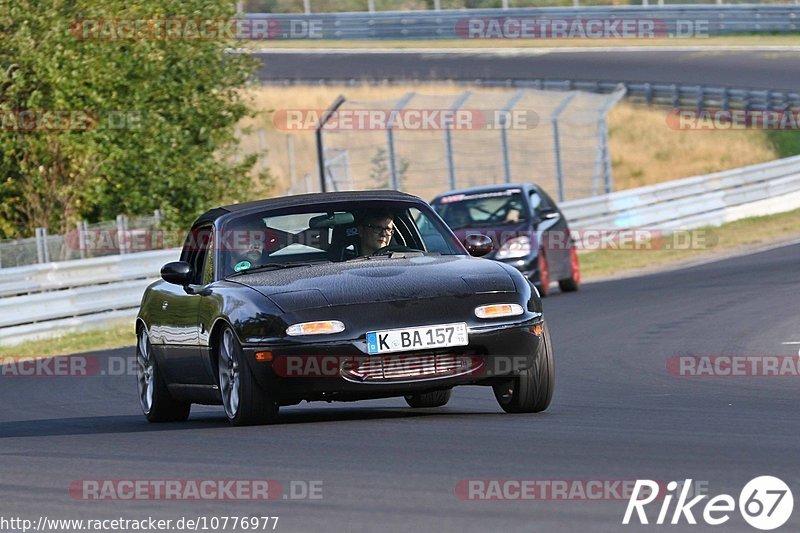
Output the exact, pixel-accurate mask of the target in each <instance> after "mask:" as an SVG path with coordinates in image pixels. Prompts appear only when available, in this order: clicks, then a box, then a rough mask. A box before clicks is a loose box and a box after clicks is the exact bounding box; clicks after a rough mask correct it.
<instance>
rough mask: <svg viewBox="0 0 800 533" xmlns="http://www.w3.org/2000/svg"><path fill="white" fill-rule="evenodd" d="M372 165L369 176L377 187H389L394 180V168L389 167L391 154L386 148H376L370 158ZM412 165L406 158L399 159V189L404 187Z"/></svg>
mask: <svg viewBox="0 0 800 533" xmlns="http://www.w3.org/2000/svg"><path fill="white" fill-rule="evenodd" d="M369 161H370V163H372V167H371V168H370V169H369V178H370V179H371V180H372V181H373V182H374V183H375V188H376V189H388V188H389V187H390V184H391V180H392V170H391V168H390V167H389V156H388V155H387V153H386V149H385V148H378V149H377V150H375V155H374V156H372V159H370V160H369ZM409 166H411V163H409V162H408V161H407V160H406V159H402V158H401V159H399V160H398V162H397V185H398V189H399V190H402V189H403V182H404V181H405V178H406V173H407V172H408V167H409Z"/></svg>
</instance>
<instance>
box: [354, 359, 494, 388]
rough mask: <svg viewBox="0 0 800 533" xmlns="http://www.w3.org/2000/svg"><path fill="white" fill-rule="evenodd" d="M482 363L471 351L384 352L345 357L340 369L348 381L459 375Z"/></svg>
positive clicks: (415, 378) (476, 367)
mask: <svg viewBox="0 0 800 533" xmlns="http://www.w3.org/2000/svg"><path fill="white" fill-rule="evenodd" d="M482 367H483V358H482V357H480V356H474V355H452V354H436V355H394V356H389V355H383V356H373V357H370V358H366V359H364V358H358V359H356V360H352V361H348V362H347V363H346V364H344V365H342V367H341V370H340V372H341V375H342V377H343V378H345V379H347V380H350V381H357V382H362V383H363V382H395V381H418V380H426V379H435V378H443V377H452V376H460V375H463V374H469V373H473V372H477V371H479V370H480V369H481V368H482Z"/></svg>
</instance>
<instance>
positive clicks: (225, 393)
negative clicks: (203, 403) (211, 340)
mask: <svg viewBox="0 0 800 533" xmlns="http://www.w3.org/2000/svg"><path fill="white" fill-rule="evenodd" d="M217 367H218V370H219V390H220V394H221V395H222V404H223V406H224V407H225V416H227V417H228V422H230V423H231V424H233V425H234V426H252V425H255V424H267V423H270V422H275V421H277V419H278V404H277V403H275V401H273V400H272V399H271V398H269V396H268V395H267V394H266V393H265V392H264V391H263V390H262V389H261V387H260V386H259V385H258V383H257V382H256V379H255V376H254V375H253V372H252V371H251V370H250V366H249V365H248V364H247V361H245V360H244V355H243V353H242V347H241V346H240V345H239V340H238V339H237V338H236V335H234V333H233V330H232V329H231V328H230V327H225V328H224V329H223V330H222V332H221V334H220V335H219V341H218V344H217Z"/></svg>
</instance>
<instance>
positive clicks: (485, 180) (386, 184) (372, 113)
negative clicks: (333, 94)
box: [292, 88, 625, 201]
mask: <svg viewBox="0 0 800 533" xmlns="http://www.w3.org/2000/svg"><path fill="white" fill-rule="evenodd" d="M624 92H625V91H624V88H619V89H618V90H616V91H614V92H613V93H611V94H593V93H587V92H581V91H569V92H554V91H541V90H535V89H520V90H518V91H516V92H512V93H508V92H481V93H473V92H470V91H464V92H462V93H461V94H456V95H447V96H445V95H424V94H419V93H416V92H410V93H407V94H406V95H404V96H402V97H401V98H399V99H392V100H382V101H379V100H370V101H357V100H354V101H350V100H346V99H345V101H344V102H343V103H341V105H339V107H338V108H337V109H336V110H335V111H333V112H332V113H330V114H329V116H328V117H327V118H328V120H327V122H325V124H324V126H323V127H322V131H321V133H322V135H321V140H322V142H321V144H322V146H321V149H322V151H323V154H324V157H323V159H324V161H325V177H326V180H325V181H326V183H325V190H354V189H381V188H390V189H398V190H403V191H407V192H410V193H413V194H416V195H418V196H421V197H423V198H426V199H430V198H433V197H434V196H436V195H437V194H440V193H441V192H443V191H446V190H450V189H456V188H464V187H473V186H479V185H491V184H497V183H511V182H526V181H530V182H534V183H538V184H539V185H541V186H542V187H544V188H545V189H546V190H549V191H552V193H553V195H554V196H556V197H557V198H558V199H559V200H561V201H563V200H572V199H576V198H584V197H588V196H594V195H597V194H603V193H607V192H611V191H612V190H613V179H612V176H611V161H610V154H609V151H608V128H607V123H606V116H607V114H608V111H609V110H610V109H611V107H613V105H614V104H615V103H616V102H618V101H619V100H620V99H621V98H622V96H623V95H624ZM292 189H293V190H294V191H297V192H300V191H301V190H302V186H301V184H293V186H292Z"/></svg>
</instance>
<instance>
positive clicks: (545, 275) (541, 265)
mask: <svg viewBox="0 0 800 533" xmlns="http://www.w3.org/2000/svg"><path fill="white" fill-rule="evenodd" d="M536 265H537V268H538V269H539V283H536V290H538V291H539V296H541V297H542V298H546V297H547V294H548V289H549V288H550V270H548V268H547V258H546V257H545V256H544V250H539V257H538V258H537V259H536Z"/></svg>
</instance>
